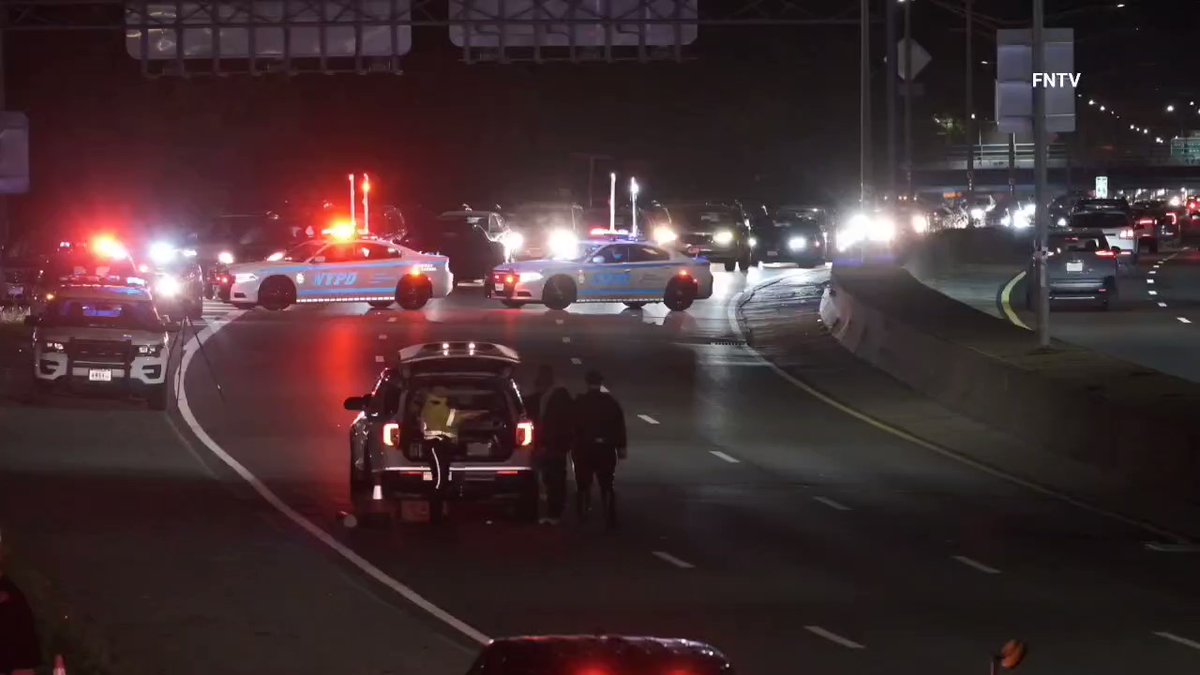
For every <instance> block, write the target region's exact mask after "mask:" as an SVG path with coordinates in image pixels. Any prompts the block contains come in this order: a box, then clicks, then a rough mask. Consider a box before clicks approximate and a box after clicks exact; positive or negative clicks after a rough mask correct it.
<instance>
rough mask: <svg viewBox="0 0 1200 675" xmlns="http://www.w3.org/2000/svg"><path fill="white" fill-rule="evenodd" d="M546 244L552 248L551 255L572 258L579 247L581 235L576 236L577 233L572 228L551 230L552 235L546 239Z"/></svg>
mask: <svg viewBox="0 0 1200 675" xmlns="http://www.w3.org/2000/svg"><path fill="white" fill-rule="evenodd" d="M546 246H547V248H549V249H550V257H552V258H570V257H572V256H574V255H575V252H576V250H577V249H578V248H579V237H576V236H575V233H574V232H572V231H570V230H566V229H561V230H551V232H550V236H549V237H548V238H547V239H546Z"/></svg>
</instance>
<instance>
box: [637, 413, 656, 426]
mask: <svg viewBox="0 0 1200 675" xmlns="http://www.w3.org/2000/svg"><path fill="white" fill-rule="evenodd" d="M638 417H640V418H642V420H643V421H644V422H645V423H646V424H658V420H656V419H654V418H653V417H651V416H649V415H642V414H640V413H639V414H638Z"/></svg>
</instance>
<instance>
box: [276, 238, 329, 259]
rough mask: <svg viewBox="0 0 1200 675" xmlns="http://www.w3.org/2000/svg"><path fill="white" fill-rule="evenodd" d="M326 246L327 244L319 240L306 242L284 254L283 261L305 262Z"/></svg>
mask: <svg viewBox="0 0 1200 675" xmlns="http://www.w3.org/2000/svg"><path fill="white" fill-rule="evenodd" d="M325 244H326V242H323V241H317V240H313V241H306V242H304V243H303V244H298V245H296V246H294V247H292V249H291V250H290V251H288V252H287V253H284V254H283V258H282V259H283V260H287V261H289V262H304V261H306V260H308V259H309V258H311V257H313V256H314V255H316V254H317V251H320V250H321V249H322V248H324V246H325Z"/></svg>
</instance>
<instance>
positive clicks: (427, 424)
mask: <svg viewBox="0 0 1200 675" xmlns="http://www.w3.org/2000/svg"><path fill="white" fill-rule="evenodd" d="M484 414H486V411H478V410H471V411H463V410H457V409H455V408H453V407H451V405H450V392H449V391H448V390H447V389H446V388H445V387H442V386H436V387H434V388H433V389H431V390H430V391H429V392H427V393H426V394H425V401H424V402H423V403H422V404H421V412H420V416H419V419H420V421H421V431H422V434H423V435H424V437H425V439H426V443H425V448H426V449H427V450H428V452H429V463H430V469H431V470H432V472H433V476H434V483H433V495H432V498H431V500H430V504H429V507H430V516H431V518H432V519H433V521H434V522H435V523H436V522H441V520H442V498H443V493H444V491H445V490H446V489H448V488H449V487H450V463H451V462H453V461H454V450H455V448H456V447H457V445H458V431H459V427H460V426H461V425H462V423H463V422H466V421H467V420H469V419H473V418H475V417H479V416H480V415H484Z"/></svg>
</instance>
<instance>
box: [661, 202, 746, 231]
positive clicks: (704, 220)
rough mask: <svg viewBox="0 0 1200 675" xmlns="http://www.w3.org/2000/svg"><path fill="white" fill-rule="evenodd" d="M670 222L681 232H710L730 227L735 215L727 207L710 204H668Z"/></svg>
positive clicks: (733, 223) (735, 220)
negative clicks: (720, 207)
mask: <svg viewBox="0 0 1200 675" xmlns="http://www.w3.org/2000/svg"><path fill="white" fill-rule="evenodd" d="M667 212H668V213H669V214H670V217H671V224H672V225H674V226H675V227H676V228H678V229H679V230H681V231H683V232H711V231H712V230H713V229H715V228H718V227H732V226H734V225H736V224H737V216H736V215H734V213H733V212H732V211H729V210H727V209H719V208H713V207H711V206H668V207H667Z"/></svg>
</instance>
